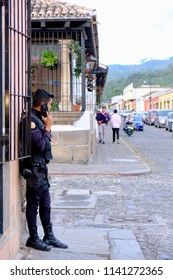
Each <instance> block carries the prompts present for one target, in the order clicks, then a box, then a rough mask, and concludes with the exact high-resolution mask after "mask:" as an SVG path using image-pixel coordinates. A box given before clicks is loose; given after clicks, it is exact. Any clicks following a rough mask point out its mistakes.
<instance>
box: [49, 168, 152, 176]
mask: <svg viewBox="0 0 173 280" xmlns="http://www.w3.org/2000/svg"><path fill="white" fill-rule="evenodd" d="M151 172H152V171H151V170H150V169H149V168H148V169H147V170H135V171H127V172H81V171H74V172H68V171H67V172H65V171H59V172H54V171H52V172H49V175H50V176H53V175H99V176H139V175H144V174H147V173H148V174H149V173H151Z"/></svg>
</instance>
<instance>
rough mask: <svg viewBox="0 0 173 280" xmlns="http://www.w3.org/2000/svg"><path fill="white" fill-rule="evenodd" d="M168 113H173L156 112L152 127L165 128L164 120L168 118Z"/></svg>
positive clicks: (165, 111)
mask: <svg viewBox="0 0 173 280" xmlns="http://www.w3.org/2000/svg"><path fill="white" fill-rule="evenodd" d="M169 112H173V111H172V110H158V111H157V112H156V115H155V118H154V126H155V127H158V128H160V127H165V120H166V118H167V116H168V113H169Z"/></svg>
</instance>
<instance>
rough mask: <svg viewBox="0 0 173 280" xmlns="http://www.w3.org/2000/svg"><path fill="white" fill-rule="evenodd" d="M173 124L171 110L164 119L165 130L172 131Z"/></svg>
mask: <svg viewBox="0 0 173 280" xmlns="http://www.w3.org/2000/svg"><path fill="white" fill-rule="evenodd" d="M172 125H173V111H172V112H169V113H168V116H167V117H166V119H165V130H168V131H172Z"/></svg>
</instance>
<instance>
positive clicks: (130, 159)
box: [49, 127, 150, 176]
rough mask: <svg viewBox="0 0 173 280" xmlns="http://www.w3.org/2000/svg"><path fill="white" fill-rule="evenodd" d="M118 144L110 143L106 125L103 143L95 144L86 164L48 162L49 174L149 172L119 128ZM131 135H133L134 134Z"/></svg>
mask: <svg viewBox="0 0 173 280" xmlns="http://www.w3.org/2000/svg"><path fill="white" fill-rule="evenodd" d="M121 134H122V137H121V139H120V144H117V143H116V144H113V143H112V130H111V128H110V127H107V134H106V137H105V144H98V140H97V145H96V151H95V153H94V154H93V155H91V157H90V160H89V162H88V164H87V165H76V164H53V163H50V164H49V173H50V175H56V174H80V175H82V174H88V175H94V174H100V175H114V176H118V175H140V174H145V173H147V172H150V169H149V167H148V166H147V165H146V164H145V163H144V162H143V161H142V160H141V159H140V158H139V157H138V156H137V155H136V154H135V153H134V152H133V151H132V149H131V148H130V147H129V146H128V145H127V144H126V142H125V141H124V139H126V138H127V137H129V136H127V135H126V134H125V133H124V131H123V130H122V129H121ZM131 137H135V134H134V135H133V136H131Z"/></svg>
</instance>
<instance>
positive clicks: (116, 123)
mask: <svg viewBox="0 0 173 280" xmlns="http://www.w3.org/2000/svg"><path fill="white" fill-rule="evenodd" d="M110 122H111V126H112V143H115V134H116V138H117V144H120V141H119V138H120V135H119V132H120V126H121V116H120V115H118V114H117V109H115V110H114V114H113V115H112V116H111V119H110Z"/></svg>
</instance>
